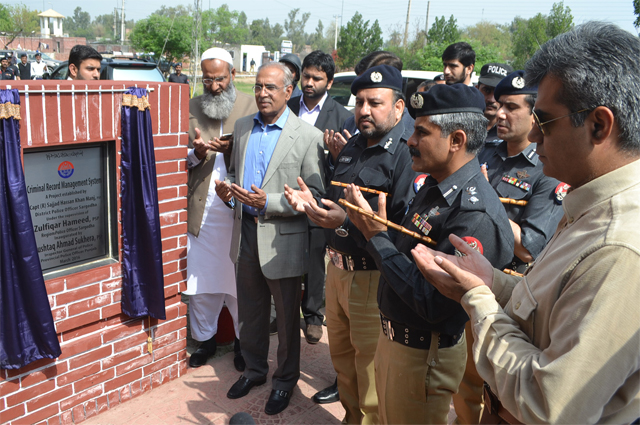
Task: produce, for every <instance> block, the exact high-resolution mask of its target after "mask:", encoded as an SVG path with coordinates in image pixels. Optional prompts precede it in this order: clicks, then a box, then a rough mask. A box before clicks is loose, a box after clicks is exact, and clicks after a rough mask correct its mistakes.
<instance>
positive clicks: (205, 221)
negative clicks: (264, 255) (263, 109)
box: [184, 48, 257, 371]
mask: <svg viewBox="0 0 640 425" xmlns="http://www.w3.org/2000/svg"><path fill="white" fill-rule="evenodd" d="M201 67H202V82H203V86H204V93H203V94H202V95H201V96H196V97H194V98H193V99H191V100H190V101H189V147H190V148H191V149H190V150H189V153H188V157H187V164H188V167H189V180H188V187H189V192H188V194H187V202H188V206H187V212H188V219H187V223H188V233H187V275H188V280H187V290H186V291H185V292H184V293H185V294H186V295H189V296H190V297H189V320H190V325H191V336H192V337H193V338H194V339H195V340H196V341H199V342H201V344H200V347H198V349H197V350H196V351H195V352H194V353H193V354H192V355H191V357H190V359H189V365H190V366H191V367H199V366H202V365H203V364H205V363H206V361H207V359H208V358H209V357H211V356H213V355H214V354H215V352H216V346H217V344H216V339H215V335H216V333H217V331H218V318H219V316H220V312H221V311H222V307H223V306H225V305H226V306H227V309H228V310H229V313H230V314H231V317H232V319H233V325H234V328H235V333H236V343H235V347H234V348H235V350H234V351H235V353H236V355H235V357H234V364H235V367H236V369H238V370H240V371H241V370H243V369H244V359H243V358H242V355H241V354H240V345H239V340H238V335H239V329H238V306H237V301H236V279H235V266H234V264H233V262H232V261H231V259H230V258H229V254H228V253H229V247H230V245H231V231H232V229H233V210H231V209H230V208H229V207H228V206H227V205H225V204H224V202H222V201H221V200H220V198H218V196H217V195H216V191H215V185H213V184H210V183H211V182H212V181H214V180H215V179H219V180H224V178H225V177H226V175H227V165H228V161H229V154H230V152H231V146H232V143H233V138H232V137H230V136H229V134H230V133H232V132H233V126H234V124H235V121H236V120H237V119H238V118H241V117H243V116H245V115H250V114H253V113H255V112H256V111H257V106H256V104H255V101H254V100H253V98H252V97H251V96H248V95H245V94H243V93H238V92H236V90H235V87H234V85H233V79H234V76H235V69H234V68H233V61H232V58H231V55H230V54H229V53H228V52H227V51H225V50H223V49H219V48H212V49H209V50H207V51H205V52H204V53H203V54H202V61H201Z"/></svg>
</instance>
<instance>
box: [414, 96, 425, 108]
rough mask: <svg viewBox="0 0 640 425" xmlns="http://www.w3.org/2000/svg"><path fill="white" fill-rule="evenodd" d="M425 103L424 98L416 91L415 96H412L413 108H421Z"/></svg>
mask: <svg viewBox="0 0 640 425" xmlns="http://www.w3.org/2000/svg"><path fill="white" fill-rule="evenodd" d="M423 104H424V99H423V98H422V96H420V95H419V94H418V93H414V94H413V96H411V106H412V107H413V109H420V108H422V105H423Z"/></svg>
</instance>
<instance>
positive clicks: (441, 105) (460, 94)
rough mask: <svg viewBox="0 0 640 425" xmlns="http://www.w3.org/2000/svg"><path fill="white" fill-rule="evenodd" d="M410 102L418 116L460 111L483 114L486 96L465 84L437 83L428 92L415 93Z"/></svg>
mask: <svg viewBox="0 0 640 425" xmlns="http://www.w3.org/2000/svg"><path fill="white" fill-rule="evenodd" d="M410 103H411V106H412V107H413V110H414V114H415V116H416V117H422V116H425V115H440V114H455V113H458V112H471V113H476V114H483V113H484V108H485V106H486V104H485V101H484V96H483V95H482V94H481V93H480V92H479V91H478V90H477V89H476V88H474V87H469V86H466V85H464V84H452V85H450V86H449V85H446V84H438V85H435V86H433V87H431V89H429V91H428V92H418V93H414V94H413V96H411V100H410Z"/></svg>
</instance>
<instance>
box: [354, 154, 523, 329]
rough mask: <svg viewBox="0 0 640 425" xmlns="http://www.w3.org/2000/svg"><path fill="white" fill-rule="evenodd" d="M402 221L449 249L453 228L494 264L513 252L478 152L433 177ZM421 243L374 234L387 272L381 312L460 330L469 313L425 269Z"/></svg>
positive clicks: (373, 247)
mask: <svg viewBox="0 0 640 425" xmlns="http://www.w3.org/2000/svg"><path fill="white" fill-rule="evenodd" d="M401 224H402V226H403V227H405V228H407V229H409V230H412V231H415V232H417V233H419V234H423V235H425V236H428V237H429V238H431V239H433V240H434V241H436V242H437V244H436V245H435V246H433V245H427V246H428V247H430V248H433V249H436V250H438V251H442V252H444V253H446V254H454V252H455V248H454V247H453V245H452V244H451V242H450V241H449V234H451V233H453V234H455V235H457V236H460V237H463V238H465V240H466V241H467V243H469V244H470V245H472V246H473V245H476V247H477V248H479V250H480V251H481V252H482V253H483V255H484V256H485V257H486V258H487V259H488V260H489V261H490V262H491V264H492V265H493V267H496V268H498V269H503V268H504V267H505V266H507V265H508V264H509V262H510V261H511V258H512V257H513V233H512V232H511V226H510V225H509V221H508V219H507V215H506V213H505V211H504V208H503V207H502V204H501V203H500V200H499V199H498V196H497V195H496V193H495V191H494V190H493V188H492V187H491V186H490V185H489V183H488V182H487V180H486V179H485V178H484V176H483V175H482V174H481V173H480V164H479V163H478V160H477V159H476V158H474V159H472V160H471V161H469V162H468V163H467V164H465V165H464V166H462V167H461V168H460V169H458V170H457V171H456V172H455V173H453V174H452V175H450V176H449V177H447V178H446V179H444V180H443V181H442V182H441V183H438V182H437V181H436V180H435V179H434V178H432V177H430V176H429V177H427V178H426V179H425V182H424V185H423V186H422V188H421V189H420V190H419V191H418V194H417V195H416V197H415V198H414V199H413V201H412V202H411V204H410V205H409V208H408V210H407V213H406V214H405V216H404V218H403V220H402V223H401ZM418 243H422V242H420V241H418V239H416V238H414V237H412V236H410V235H406V234H404V233H399V232H394V231H389V232H381V233H378V234H377V235H375V236H374V237H372V238H371V239H370V240H369V243H368V244H367V246H366V248H367V251H368V252H369V253H370V254H371V256H372V257H373V259H374V260H375V262H376V265H377V266H378V269H379V270H380V272H381V278H380V285H379V286H378V305H379V307H380V312H381V313H382V314H383V315H384V316H386V318H388V319H390V320H392V321H393V322H396V323H398V324H401V325H403V326H407V327H409V328H413V329H420V330H424V331H434V332H440V333H441V334H445V335H458V334H460V333H462V331H463V329H464V324H465V322H466V321H467V320H468V316H467V314H466V313H465V311H464V310H463V309H462V306H461V305H460V304H459V303H457V302H456V301H453V300H451V299H449V298H447V297H445V296H444V295H442V294H441V293H440V292H438V290H437V289H436V288H435V287H434V286H432V285H431V284H430V283H429V282H428V281H427V280H426V279H425V277H424V276H423V275H422V273H420V271H419V270H418V267H417V266H416V264H415V262H414V259H413V256H412V255H411V250H412V249H413V248H414V247H415V246H416V245H417V244H418ZM425 245H426V243H425ZM480 247H481V248H480Z"/></svg>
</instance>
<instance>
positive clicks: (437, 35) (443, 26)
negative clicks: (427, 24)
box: [427, 15, 460, 45]
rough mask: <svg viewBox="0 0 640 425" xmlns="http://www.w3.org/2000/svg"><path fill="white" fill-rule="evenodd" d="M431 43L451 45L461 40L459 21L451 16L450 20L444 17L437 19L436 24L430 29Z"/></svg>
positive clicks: (429, 38)
mask: <svg viewBox="0 0 640 425" xmlns="http://www.w3.org/2000/svg"><path fill="white" fill-rule="evenodd" d="M427 34H428V40H429V43H436V44H447V45H449V44H451V43H455V42H456V40H458V39H459V38H460V30H459V29H458V20H457V19H456V18H454V17H453V15H451V16H450V17H449V20H446V19H445V17H444V16H442V17H440V18H438V17H436V19H435V22H434V23H433V25H432V26H431V28H429V32H428V33H427Z"/></svg>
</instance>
